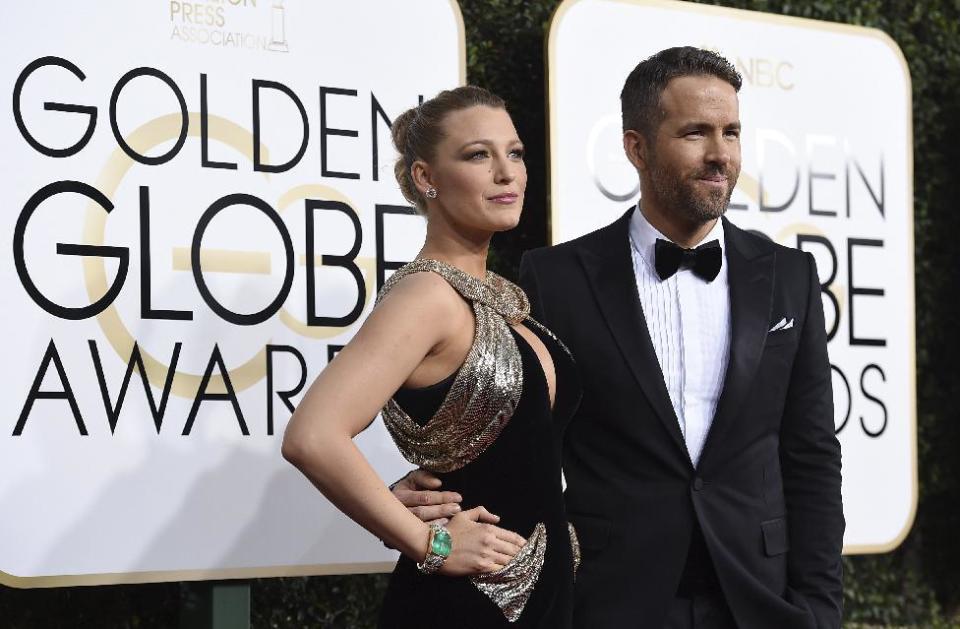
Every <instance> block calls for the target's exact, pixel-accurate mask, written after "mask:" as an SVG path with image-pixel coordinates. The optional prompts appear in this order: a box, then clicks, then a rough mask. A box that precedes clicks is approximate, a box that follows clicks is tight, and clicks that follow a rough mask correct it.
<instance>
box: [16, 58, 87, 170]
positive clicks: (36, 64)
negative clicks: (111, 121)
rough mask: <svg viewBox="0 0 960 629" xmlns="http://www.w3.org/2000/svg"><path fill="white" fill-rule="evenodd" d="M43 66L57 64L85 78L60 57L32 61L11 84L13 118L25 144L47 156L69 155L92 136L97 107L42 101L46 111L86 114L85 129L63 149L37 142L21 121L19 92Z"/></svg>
mask: <svg viewBox="0 0 960 629" xmlns="http://www.w3.org/2000/svg"><path fill="white" fill-rule="evenodd" d="M44 66H59V67H61V68H65V69H66V70H69V71H70V72H71V73H72V74H73V76H75V77H77V78H78V79H80V80H81V81H84V80H86V78H87V77H86V76H85V75H84V74H83V72H81V71H80V68H78V67H77V66H75V65H73V64H72V63H70V62H69V61H67V60H66V59H61V58H60V57H41V58H40V59H37V60H36V61H33V62H32V63H30V64H29V65H28V66H27V67H26V68H24V69H23V72H21V73H20V76H18V77H17V82H16V83H15V84H14V86H13V119H14V120H15V121H16V123H17V128H18V129H20V135H22V136H23V139H24V140H26V141H27V144H29V145H30V146H32V147H33V148H34V150H36V151H38V152H40V153H43V154H44V155H46V156H48V157H69V156H71V155H73V154H74V153H78V152H79V151H80V150H81V149H82V148H83V147H85V146H86V145H87V142H89V141H90V138H91V137H93V130H94V128H95V127H96V126H97V108H96V107H88V106H86V105H70V104H66V103H51V102H46V103H44V104H43V108H44V109H45V110H46V111H65V112H67V113H71V114H86V115H87V117H88V121H87V130H86V131H84V132H83V136H82V137H81V138H80V139H79V140H77V142H76V144H72V145H70V146H68V147H67V148H63V149H54V148H50V147H49V146H45V145H43V144H41V143H40V142H38V141H37V139H36V138H34V137H33V136H32V135H30V132H29V131H27V125H26V124H24V122H23V113H22V112H21V111H20V94H21V92H23V85H24V83H26V82H27V78H28V77H29V76H30V75H31V74H33V71H34V70H36V69H38V68H42V67H44Z"/></svg>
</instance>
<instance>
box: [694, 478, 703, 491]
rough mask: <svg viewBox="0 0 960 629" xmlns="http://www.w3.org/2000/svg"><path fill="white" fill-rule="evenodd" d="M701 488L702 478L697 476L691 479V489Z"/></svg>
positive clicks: (697, 489)
mask: <svg viewBox="0 0 960 629" xmlns="http://www.w3.org/2000/svg"><path fill="white" fill-rule="evenodd" d="M701 489H703V479H702V478H700V477H699V476H697V477H696V478H694V479H693V490H694V491H700V490H701Z"/></svg>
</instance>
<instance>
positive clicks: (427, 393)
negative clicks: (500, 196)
mask: <svg viewBox="0 0 960 629" xmlns="http://www.w3.org/2000/svg"><path fill="white" fill-rule="evenodd" d="M527 327H528V329H530V330H531V331H533V332H534V333H535V334H536V335H537V336H538V337H539V338H540V340H541V341H542V342H543V343H544V345H545V346H546V347H547V348H548V350H549V351H550V355H551V357H552V358H553V363H554V369H555V372H556V394H555V399H554V406H553V409H552V411H551V409H550V400H549V395H548V393H547V383H546V378H545V376H544V373H543V369H542V368H541V366H540V362H539V359H538V358H537V355H536V354H535V352H534V351H533V349H532V348H531V347H530V345H529V344H528V343H527V342H526V341H525V340H524V338H523V337H522V336H520V334H518V333H517V332H516V331H515V330H512V329H511V332H512V334H513V337H514V339H515V340H516V343H517V348H518V349H519V352H520V355H521V359H522V363H523V390H522V393H521V396H520V399H519V401H518V403H517V407H516V410H515V412H514V415H513V417H512V418H511V420H510V422H509V423H508V424H507V426H506V427H505V428H504V429H503V431H502V432H501V433H500V434H499V435H498V437H497V439H496V441H495V442H494V443H493V444H492V445H491V446H490V447H489V448H487V450H486V451H484V452H483V453H482V454H481V455H480V456H479V457H477V458H476V459H475V460H473V461H471V462H470V463H468V464H467V465H466V466H464V467H462V468H460V469H458V470H455V471H452V472H448V473H437V476H438V477H439V478H440V479H441V480H442V481H443V489H444V490H447V491H456V492H458V493H460V495H461V496H462V497H463V502H462V506H463V508H464V509H465V510H466V509H470V508H473V507H476V506H479V505H482V506H484V507H486V508H487V510H488V511H490V512H491V513H494V514H496V515H499V516H500V518H501V520H500V522H499V524H498V526H500V527H502V528H505V529H509V530H511V531H514V532H516V533H519V534H520V535H522V536H524V537H529V536H530V535H531V533H532V532H533V530H534V527H535V526H536V525H537V523H538V522H542V523H544V524H545V525H546V531H547V543H546V552H545V555H544V562H543V567H542V569H541V572H540V576H539V579H538V580H537V583H536V586H535V587H534V589H533V593H532V594H531V595H530V599H529V600H528V601H527V603H526V605H525V607H524V609H523V612H522V613H521V614H520V616H519V618H517V619H516V620H515V621H513V622H510V621H508V620H507V618H506V616H505V615H504V613H503V612H502V611H501V610H500V608H499V607H498V606H497V605H496V604H495V603H494V602H493V601H492V600H491V599H490V598H488V597H487V595H485V594H484V593H483V592H481V591H480V590H479V589H478V588H477V587H475V586H474V585H473V584H472V583H471V581H470V580H469V578H467V577H448V576H444V575H439V574H434V575H424V574H421V573H420V572H419V571H418V570H417V566H416V563H415V562H414V561H413V560H411V559H409V558H407V557H406V556H403V555H401V556H400V559H399V561H398V562H397V566H396V568H395V569H394V571H393V574H392V576H391V578H390V584H389V586H388V588H387V593H386V597H385V599H384V601H383V607H382V610H381V614H380V627H382V628H384V629H394V628H414V627H416V628H423V629H428V628H433V627H436V628H440V627H443V628H444V629H447V628H453V627H456V628H458V629H472V628H477V629H480V628H483V629H489V628H496V627H515V628H527V627H542V628H544V629H546V628H549V629H563V628H565V627H570V625H571V621H572V606H573V579H574V560H573V549H572V546H571V537H570V534H569V532H568V528H567V518H566V514H565V512H564V506H563V492H562V487H561V474H560V443H561V440H562V435H563V431H564V428H565V425H566V423H567V421H569V419H570V418H571V416H572V415H573V412H574V411H575V410H576V406H577V404H578V403H579V399H580V383H579V379H578V376H577V373H576V367H575V365H574V364H573V361H572V359H571V358H570V356H569V355H568V354H567V353H566V352H565V351H564V350H563V349H562V348H561V346H560V345H559V344H558V343H557V341H556V340H554V339H553V338H552V337H551V336H550V335H549V334H546V333H544V332H543V331H541V330H538V329H537V328H536V326H534V325H529V326H527ZM455 375H456V374H453V375H451V376H450V377H449V378H447V379H446V380H444V381H442V382H439V383H437V384H435V385H433V386H430V387H426V388H422V389H401V390H399V391H398V392H397V393H396V394H395V395H394V400H395V401H396V402H397V404H398V405H399V406H401V407H402V408H403V409H404V410H405V411H406V412H407V414H408V415H409V416H410V417H411V419H413V420H414V421H416V422H417V423H418V424H421V425H422V424H424V423H425V422H426V421H427V420H428V419H429V418H431V417H432V416H433V415H434V413H435V411H436V410H437V409H438V408H439V407H440V405H441V403H442V402H443V400H444V397H445V396H446V394H447V392H448V391H449V389H450V387H451V385H452V383H453V380H454V376H455ZM454 544H456V540H454Z"/></svg>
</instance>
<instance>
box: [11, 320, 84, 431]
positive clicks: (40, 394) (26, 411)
mask: <svg viewBox="0 0 960 629" xmlns="http://www.w3.org/2000/svg"><path fill="white" fill-rule="evenodd" d="M50 361H53V366H54V367H56V369H57V375H58V376H59V377H60V382H61V383H62V384H63V391H41V390H40V383H42V382H43V376H44V375H46V373H47V368H48V367H49V366H50ZM37 400H66V401H67V403H68V404H70V412H71V413H73V420H74V421H75V422H77V430H79V431H80V434H81V435H84V436H86V434H87V427H86V426H85V425H84V423H83V417H81V416H80V408H79V407H78V406H77V399H76V398H75V397H74V396H73V389H71V388H70V381H69V380H67V372H66V371H64V369H63V361H61V360H60V354H59V353H58V352H57V346H56V345H54V343H53V339H50V344H49V345H47V351H46V352H44V354H43V360H41V361H40V369H38V370H37V376H36V378H34V379H33V386H31V387H30V393H28V394H27V401H26V402H25V403H24V404H23V410H21V411H20V419H18V420H17V425H16V427H15V428H14V429H13V436H14V437H19V436H20V435H21V434H23V428H24V426H26V424H27V416H29V415H30V409H32V408H33V403H34V402H36V401H37Z"/></svg>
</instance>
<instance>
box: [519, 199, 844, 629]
mask: <svg viewBox="0 0 960 629" xmlns="http://www.w3.org/2000/svg"><path fill="white" fill-rule="evenodd" d="M629 222H630V212H627V213H626V214H625V215H624V216H623V217H621V218H620V219H619V220H617V221H616V222H615V223H613V224H611V225H609V226H607V227H604V228H602V229H600V230H598V231H595V232H593V233H591V234H588V235H586V236H583V237H581V238H578V239H576V240H573V241H571V242H568V243H564V244H561V245H557V246H554V247H548V248H543V249H537V250H533V251H530V252H528V253H527V254H525V255H524V258H523V260H522V262H521V267H520V282H521V284H522V286H523V288H524V289H525V290H526V291H527V294H528V295H529V297H530V301H531V304H532V315H533V317H534V318H536V319H537V320H539V321H541V322H542V323H543V324H544V325H546V326H547V327H548V328H550V329H551V330H552V331H553V332H554V333H555V334H556V335H557V336H558V337H559V338H560V339H561V340H563V342H564V343H566V344H567V346H568V347H569V348H570V350H571V352H572V353H573V356H574V358H575V359H576V361H577V366H578V369H579V372H580V377H581V379H582V381H583V390H584V394H583V400H582V402H581V405H580V409H579V410H578V412H577V414H576V416H575V417H574V418H573V420H572V421H571V422H570V424H569V426H568V428H567V430H566V432H565V435H564V441H563V453H564V454H563V457H564V458H563V465H564V473H565V476H566V480H567V491H566V504H567V512H568V517H569V518H570V521H571V522H573V524H574V526H575V527H576V529H577V531H578V533H579V538H580V544H581V549H582V552H583V563H582V564H581V567H580V569H579V571H578V573H577V578H576V601H575V605H574V613H575V623H574V624H575V626H577V627H584V628H590V629H596V628H606V627H610V628H617V629H620V628H627V627H631V628H632V627H643V628H647V627H650V628H652V629H654V628H655V629H659V628H660V627H662V626H663V624H664V622H665V619H666V616H667V613H668V610H669V607H670V604H671V602H672V601H673V598H674V595H675V593H676V588H677V584H678V581H679V579H680V576H681V573H682V570H683V566H684V562H685V558H686V553H687V549H688V547H689V543H690V538H691V530H692V527H693V525H694V520H695V519H696V520H697V521H698V522H699V524H700V527H701V528H702V530H703V536H704V539H705V541H706V544H707V548H708V549H709V552H710V556H711V558H712V560H713V564H714V567H715V569H716V572H717V576H718V577H719V580H720V583H721V586H722V588H723V594H724V597H725V599H726V600H727V603H728V604H729V606H730V609H731V611H732V612H733V615H734V617H735V618H736V621H737V624H738V626H739V627H741V628H742V629H754V628H756V629H771V628H774V629H793V628H804V629H806V628H814V627H816V628H830V629H833V628H839V627H840V610H841V603H842V588H841V564H840V553H841V548H842V543H843V530H844V519H843V511H842V505H841V498H840V445H839V443H838V441H837V439H836V437H835V435H834V424H833V402H832V388H831V373H830V365H829V362H828V359H827V341H826V333H825V330H824V319H823V306H822V302H821V299H820V286H819V283H818V279H817V273H816V268H815V265H814V261H813V257H812V256H811V255H809V254H804V253H802V252H800V251H797V250H794V249H789V248H786V247H782V246H780V245H777V244H775V243H772V242H770V241H768V240H765V239H763V238H761V237H759V236H756V235H754V234H750V233H748V232H745V231H743V230H741V229H738V228H737V227H736V226H734V225H733V224H731V223H730V222H729V221H727V220H726V219H724V221H723V227H724V240H725V249H726V250H725V258H724V263H725V264H729V267H728V278H729V285H730V304H731V319H732V337H731V348H730V358H729V366H728V369H727V373H726V377H725V381H724V388H723V392H722V394H721V396H720V401H719V404H718V406H717V411H716V415H715V416H714V420H713V423H712V426H711V428H710V432H709V434H708V437H707V441H706V443H705V445H704V449H703V452H702V454H701V458H700V462H699V465H698V467H697V468H696V469H694V467H693V464H692V463H691V461H690V457H689V455H688V454H687V450H686V446H685V445H684V441H683V437H682V435H681V433H680V427H679V423H678V421H677V417H676V414H675V413H674V411H673V407H672V405H671V403H670V398H669V395H668V393H667V389H666V385H665V384H664V379H663V374H662V372H661V370H660V366H659V363H658V361H657V356H656V353H655V351H654V348H653V344H652V343H651V341H650V336H649V333H648V331H647V326H646V322H645V320H644V315H643V311H642V308H641V305H640V300H639V297H638V294H637V288H636V282H635V277H634V271H633V264H632V258H631V253H630V243H629V236H628V228H629ZM784 317H785V318H787V320H789V319H791V318H792V319H793V320H794V324H793V326H792V327H791V328H790V329H787V330H784V331H777V332H770V333H768V331H769V330H770V329H771V328H772V327H773V326H774V325H775V324H776V323H777V322H778V321H780V320H781V318H784Z"/></svg>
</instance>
